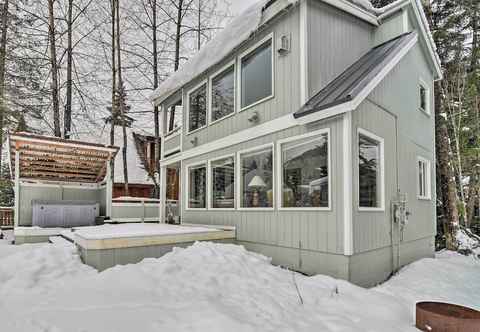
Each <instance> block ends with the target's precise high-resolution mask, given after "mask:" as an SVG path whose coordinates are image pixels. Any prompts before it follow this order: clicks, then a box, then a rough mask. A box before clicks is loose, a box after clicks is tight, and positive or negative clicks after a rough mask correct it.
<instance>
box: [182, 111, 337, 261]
mask: <svg viewBox="0 0 480 332" xmlns="http://www.w3.org/2000/svg"><path fill="white" fill-rule="evenodd" d="M321 128H330V130H331V137H330V140H331V158H332V160H331V170H330V176H331V177H332V188H331V193H332V200H331V201H332V209H331V211H285V210H282V211H279V210H278V209H275V210H274V211H248V210H247V211H245V210H235V211H228V213H225V211H215V210H208V211H204V210H202V211H194V210H186V209H185V208H183V219H182V220H183V221H184V222H187V223H197V224H213V225H232V226H236V228H237V240H239V241H244V242H255V243H257V244H265V245H272V246H280V247H286V248H300V247H301V248H303V249H305V250H312V251H318V252H324V253H338V254H343V180H342V167H343V166H342V161H343V159H342V146H343V145H342V133H343V131H342V128H343V127H342V121H341V118H334V119H330V120H328V121H324V122H323V123H318V124H314V125H310V126H308V127H304V126H299V127H295V128H291V129H287V130H284V131H281V132H278V133H275V134H272V135H268V136H265V137H262V138H259V139H255V140H252V141H247V142H244V143H242V144H239V145H236V146H232V147H230V148H227V149H222V150H219V151H215V152H212V153H209V154H206V155H202V156H198V157H195V158H192V159H189V160H186V161H184V162H183V169H184V171H183V177H185V174H186V168H187V167H188V165H191V164H194V163H197V162H199V161H205V160H209V159H215V158H217V157H221V156H224V155H228V154H232V153H236V152H238V151H241V150H245V149H249V148H252V147H255V146H260V145H263V144H268V143H272V142H277V141H278V140H279V139H283V138H286V137H291V136H296V135H301V134H304V133H306V132H309V131H314V130H318V129H321ZM274 159H275V161H274V163H276V160H277V159H278V156H275V157H274ZM237 162H238V161H237ZM237 182H238V181H237ZM237 185H238V183H237ZM275 190H278V188H277V187H275ZM185 192H186V190H185V187H184V190H183V193H184V195H183V197H182V199H184V200H185V199H186V196H185ZM275 204H277V202H275Z"/></svg>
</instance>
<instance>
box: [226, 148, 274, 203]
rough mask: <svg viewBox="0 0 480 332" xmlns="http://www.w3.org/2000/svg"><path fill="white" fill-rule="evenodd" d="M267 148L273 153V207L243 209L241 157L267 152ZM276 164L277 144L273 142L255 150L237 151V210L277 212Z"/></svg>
mask: <svg viewBox="0 0 480 332" xmlns="http://www.w3.org/2000/svg"><path fill="white" fill-rule="evenodd" d="M267 148H270V149H271V151H272V200H273V201H272V207H258V208H254V207H242V204H241V197H242V196H243V195H242V192H241V191H242V188H241V181H242V179H241V177H242V169H241V164H242V163H241V160H242V159H241V156H242V154H246V153H252V152H256V151H258V152H261V151H262V150H266V149H267ZM275 162H276V153H275V144H274V143H273V142H271V143H267V144H263V145H260V146H256V147H254V148H249V149H244V150H240V151H237V153H236V163H237V165H236V168H237V170H236V171H237V172H236V178H235V181H236V182H237V183H236V191H237V192H236V196H237V197H236V209H237V210H239V211H254V212H255V211H275V208H276V200H277V198H276V181H275V176H276V169H275V168H276V167H275Z"/></svg>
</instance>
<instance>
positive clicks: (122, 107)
mask: <svg viewBox="0 0 480 332" xmlns="http://www.w3.org/2000/svg"><path fill="white" fill-rule="evenodd" d="M115 2H116V15H117V16H116V26H117V30H116V39H117V65H118V70H117V76H118V98H119V108H120V118H121V122H122V133H123V148H122V157H123V180H124V185H125V195H126V196H129V188H128V155H127V129H126V118H125V106H126V105H125V88H124V85H123V78H122V54H121V44H120V0H115Z"/></svg>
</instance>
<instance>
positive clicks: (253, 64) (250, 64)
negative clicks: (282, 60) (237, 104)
mask: <svg viewBox="0 0 480 332" xmlns="http://www.w3.org/2000/svg"><path fill="white" fill-rule="evenodd" d="M241 71H242V74H241V75H242V98H241V101H242V108H244V107H247V106H250V105H252V104H254V103H255V102H257V101H259V100H262V99H264V98H267V97H269V96H271V95H272V94H273V86H272V83H273V80H272V76H273V73H272V40H271V39H270V40H268V41H266V42H265V43H264V44H262V45H261V46H260V47H258V48H257V49H256V50H254V51H253V52H252V53H250V54H248V55H247V56H245V57H243V58H242V68H241Z"/></svg>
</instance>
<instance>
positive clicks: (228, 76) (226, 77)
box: [212, 65, 235, 121]
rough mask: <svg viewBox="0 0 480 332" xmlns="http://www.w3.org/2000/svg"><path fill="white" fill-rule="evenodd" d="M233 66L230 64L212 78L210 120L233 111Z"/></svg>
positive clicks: (217, 118)
mask: <svg viewBox="0 0 480 332" xmlns="http://www.w3.org/2000/svg"><path fill="white" fill-rule="evenodd" d="M234 69H235V67H234V66H233V65H232V66H230V67H229V68H228V69H226V70H225V71H223V72H222V73H220V74H218V75H217V76H216V77H214V78H213V79H212V121H216V120H219V119H221V118H223V117H226V116H227V115H230V114H232V113H233V112H234V111H235V106H234V105H235V104H234V100H235V71H234Z"/></svg>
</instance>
